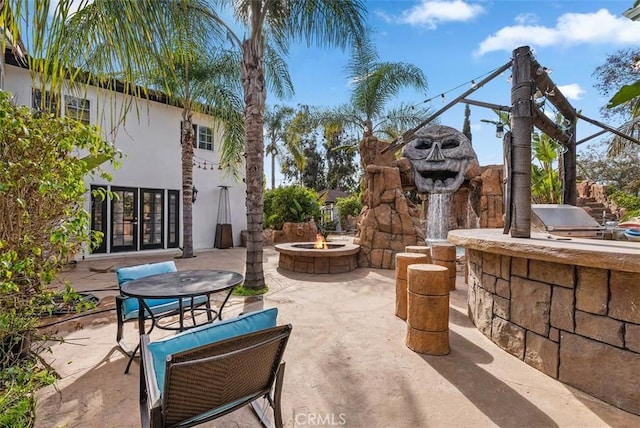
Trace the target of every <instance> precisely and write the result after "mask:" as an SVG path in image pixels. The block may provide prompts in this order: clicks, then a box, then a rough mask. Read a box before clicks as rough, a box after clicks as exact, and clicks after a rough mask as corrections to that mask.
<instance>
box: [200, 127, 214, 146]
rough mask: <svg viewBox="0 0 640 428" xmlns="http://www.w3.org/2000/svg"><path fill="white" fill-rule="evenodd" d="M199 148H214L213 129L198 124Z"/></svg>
mask: <svg viewBox="0 0 640 428" xmlns="http://www.w3.org/2000/svg"><path fill="white" fill-rule="evenodd" d="M198 148H199V149H203V150H213V129H211V128H209V127H207V126H202V125H198Z"/></svg>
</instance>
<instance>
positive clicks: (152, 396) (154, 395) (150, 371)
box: [140, 334, 162, 409]
mask: <svg viewBox="0 0 640 428" xmlns="http://www.w3.org/2000/svg"><path fill="white" fill-rule="evenodd" d="M140 339H141V340H140V343H141V345H140V358H142V361H143V366H144V373H143V374H144V380H145V384H146V391H147V403H148V405H149V408H150V409H153V408H154V407H158V406H159V404H160V400H161V399H162V397H161V393H160V389H159V388H158V381H157V379H156V371H155V368H154V366H153V357H151V352H150V351H149V335H147V334H143V335H142V336H140ZM140 386H142V385H140Z"/></svg>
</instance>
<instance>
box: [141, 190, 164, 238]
mask: <svg viewBox="0 0 640 428" xmlns="http://www.w3.org/2000/svg"><path fill="white" fill-rule="evenodd" d="M140 194H141V198H142V248H143V249H149V248H163V247H164V233H163V229H164V227H163V226H164V192H163V191H162V190H158V189H141V190H140Z"/></svg>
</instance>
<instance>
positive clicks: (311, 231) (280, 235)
mask: <svg viewBox="0 0 640 428" xmlns="http://www.w3.org/2000/svg"><path fill="white" fill-rule="evenodd" d="M317 236H318V226H317V225H316V223H315V221H313V220H309V221H305V222H302V223H289V222H287V223H284V224H283V225H282V230H274V231H273V243H274V244H279V243H282V242H315V241H316V239H317Z"/></svg>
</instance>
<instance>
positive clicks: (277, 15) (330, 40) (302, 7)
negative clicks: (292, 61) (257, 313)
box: [217, 0, 365, 289]
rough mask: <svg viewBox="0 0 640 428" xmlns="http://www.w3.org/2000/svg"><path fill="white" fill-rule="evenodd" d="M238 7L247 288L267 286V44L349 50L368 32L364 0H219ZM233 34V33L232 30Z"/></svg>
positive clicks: (280, 46) (220, 2)
mask: <svg viewBox="0 0 640 428" xmlns="http://www.w3.org/2000/svg"><path fill="white" fill-rule="evenodd" d="M217 3H219V4H220V5H222V6H225V7H229V8H232V9H233V12H234V14H235V16H236V18H237V19H238V20H239V21H240V22H241V23H242V24H243V26H244V29H245V31H246V33H245V34H247V36H246V37H245V38H244V39H243V40H242V41H240V39H239V38H238V37H237V36H232V37H234V38H235V40H237V41H238V42H239V45H240V46H241V51H242V63H241V71H242V86H243V89H244V101H245V107H244V120H245V144H246V149H245V153H246V177H245V180H246V183H247V201H246V207H247V230H248V234H247V257H246V271H245V284H244V285H245V287H246V288H250V289H261V288H263V287H264V286H265V282H264V270H263V262H262V258H263V246H262V215H263V205H264V200H263V195H262V180H263V174H264V111H265V101H266V95H267V94H266V88H265V69H264V60H265V44H266V43H267V42H268V41H269V44H270V45H272V46H274V47H278V48H279V49H280V50H281V52H282V53H283V54H286V52H287V48H288V45H289V43H292V42H295V41H299V40H303V41H306V42H307V43H308V44H317V45H320V46H338V47H345V46H347V45H348V44H349V43H350V42H352V41H353V40H355V39H357V38H358V37H360V36H361V35H362V34H363V32H364V27H363V24H362V22H363V21H364V13H365V6H364V2H363V1H362V0H342V1H339V2H337V1H335V0H307V1H274V0H218V1H217ZM230 34H233V33H232V32H230Z"/></svg>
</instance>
